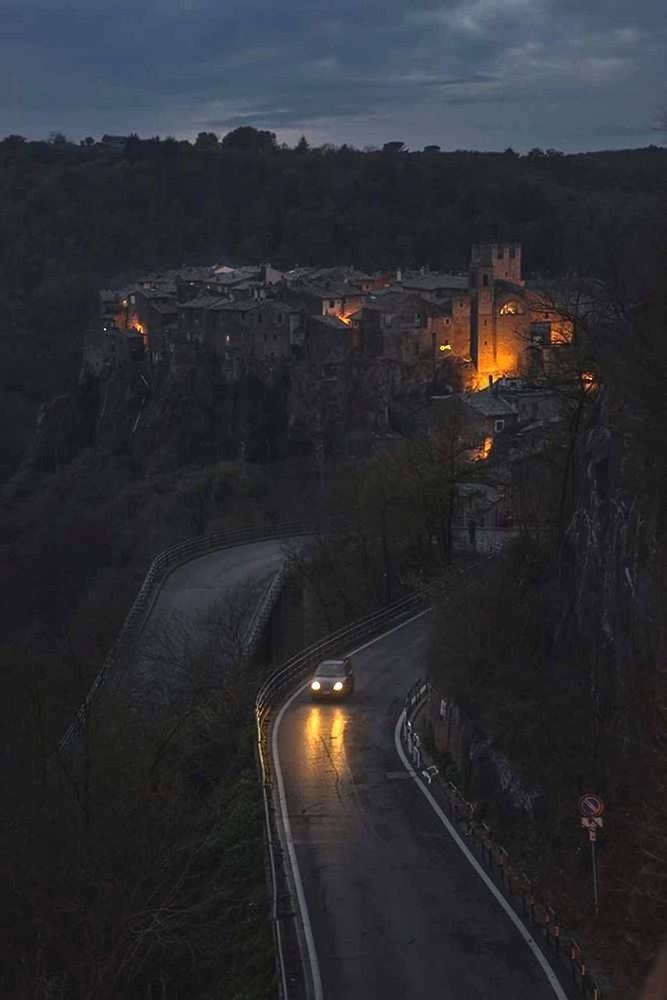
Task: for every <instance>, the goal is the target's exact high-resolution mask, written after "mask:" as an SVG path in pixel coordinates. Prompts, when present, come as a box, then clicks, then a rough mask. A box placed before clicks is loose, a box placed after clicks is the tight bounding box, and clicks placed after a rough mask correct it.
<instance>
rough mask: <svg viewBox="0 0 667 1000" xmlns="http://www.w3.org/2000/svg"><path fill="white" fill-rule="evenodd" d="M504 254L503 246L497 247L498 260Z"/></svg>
mask: <svg viewBox="0 0 667 1000" xmlns="http://www.w3.org/2000/svg"><path fill="white" fill-rule="evenodd" d="M504 256H505V247H498V260H502V259H503V257H504Z"/></svg>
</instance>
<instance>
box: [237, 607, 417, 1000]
mask: <svg viewBox="0 0 667 1000" xmlns="http://www.w3.org/2000/svg"><path fill="white" fill-rule="evenodd" d="M427 607H428V602H427V600H426V595H423V594H421V593H417V594H410V595H409V596H408V597H405V598H403V599H402V600H399V601H395V602H394V603H393V604H389V605H386V606H385V607H384V608H381V609H380V610H379V611H376V612H374V613H373V614H370V615H367V616H366V617H365V618H362V619H360V620H359V621H357V622H354V623H353V624H351V625H346V626H344V627H343V628H340V629H338V630H337V631H335V632H332V633H331V634H330V635H328V636H327V637H326V638H325V639H322V640H321V641H320V642H315V643H313V644H312V645H310V646H307V647H306V648H305V649H303V650H302V651H301V652H300V653H298V654H297V655H296V656H293V657H291V658H290V659H288V660H286V661H285V662H284V663H282V664H281V665H280V666H279V667H278V668H277V669H276V670H274V671H273V672H272V673H271V674H270V675H269V676H268V677H267V679H266V680H265V682H264V683H263V684H262V686H261V687H260V689H259V691H258V692H257V697H256V699H255V724H256V728H257V742H256V748H257V763H258V767H259V772H260V777H261V780H262V789H263V799H264V826H265V846H266V853H267V856H268V859H269V873H268V874H269V878H270V883H271V884H270V887H269V888H270V892H271V898H272V907H271V909H272V924H273V934H274V941H275V951H276V961H277V966H278V969H277V972H278V977H277V978H278V987H279V989H278V992H279V997H280V1000H289V996H290V987H289V984H288V978H289V977H288V970H287V960H286V955H285V950H286V949H285V941H284V932H283V921H284V920H285V918H286V916H287V915H288V914H289V916H288V919H289V920H293V913H294V905H293V901H292V900H291V894H290V891H289V888H288V883H287V878H286V872H285V871H284V869H283V867H282V848H281V846H280V841H279V838H278V836H277V833H276V822H275V813H274V809H273V797H272V781H271V760H270V754H269V753H268V735H269V731H270V722H271V710H272V708H274V707H275V705H276V704H278V703H279V702H280V701H282V700H283V698H284V696H285V694H286V693H287V692H288V691H291V690H293V689H294V688H295V687H296V686H297V685H298V684H299V683H300V682H301V681H303V680H304V678H305V677H307V676H308V674H309V673H310V672H311V671H312V669H313V668H314V667H315V666H316V665H317V664H318V663H319V661H320V660H322V659H324V658H326V657H327V656H331V655H334V654H337V653H343V652H347V651H349V650H350V649H353V648H354V647H355V646H357V645H359V644H360V643H363V641H364V640H365V639H371V638H373V637H374V636H378V635H381V634H382V633H383V632H385V631H387V630H388V629H390V628H392V627H393V626H394V625H400V624H402V623H404V622H407V621H409V619H410V618H412V617H414V616H415V615H417V614H419V613H420V612H421V611H425V610H427ZM288 904H289V905H288Z"/></svg>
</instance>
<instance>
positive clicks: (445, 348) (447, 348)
mask: <svg viewBox="0 0 667 1000" xmlns="http://www.w3.org/2000/svg"><path fill="white" fill-rule="evenodd" d="M451 349H452V345H451V344H440V350H441V351H451Z"/></svg>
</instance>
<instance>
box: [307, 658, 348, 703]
mask: <svg viewBox="0 0 667 1000" xmlns="http://www.w3.org/2000/svg"><path fill="white" fill-rule="evenodd" d="M353 691H354V674H353V673H352V659H351V657H349V656H346V657H343V658H341V659H339V660H322V662H321V663H320V664H319V665H318V667H317V670H316V671H315V673H314V674H313V679H312V681H311V682H310V695H311V698H312V699H313V701H316V700H317V699H318V698H346V697H348V695H351V694H352V692H353Z"/></svg>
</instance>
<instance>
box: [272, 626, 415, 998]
mask: <svg viewBox="0 0 667 1000" xmlns="http://www.w3.org/2000/svg"><path fill="white" fill-rule="evenodd" d="M430 610H431V609H430V608H427V609H426V611H420V612H419V614H416V615H413V617H412V618H408V620H407V621H404V622H401V624H400V625H396V626H394V628H391V629H389V631H388V632H383V633H382V635H378V636H376V637H375V639H370V640H369V641H368V642H365V643H364V644H363V645H362V646H358V647H357V648H356V649H353V650H352V651H351V652H350V653H349V654H348V655H350V656H352V655H354V654H355V653H360V652H361V651H362V650H364V649H368V647H369V646H372V645H373V644H374V643H376V642H380V641H381V640H382V639H386V637H387V636H388V635H392V634H393V633H394V632H397V631H398V630H399V629H401V628H404V627H405V626H406V625H409V624H410V623H411V622H414V621H417V619H418V618H421V617H423V615H425V614H427V613H428V612H429V611H430ZM307 687H308V681H306V683H305V684H302V685H300V686H299V687H298V688H297V689H296V691H294V692H293V693H292V694H291V695H290V696H289V698H288V699H287V701H286V702H285V704H284V705H283V706H282V708H281V709H280V711H279V712H278V715H277V716H276V721H275V722H274V724H273V731H272V733H271V756H272V757H273V767H274V770H275V774H276V785H277V787H278V805H279V807H280V816H281V821H282V827H283V834H284V839H285V845H286V847H287V855H288V857H289V863H290V868H291V869H292V880H293V882H294V891H295V892H296V898H297V903H298V906H299V912H300V914H301V923H302V926H303V935H304V938H305V942H306V951H307V953H308V964H309V966H310V977H311V981H312V988H313V992H312V997H313V1000H323V998H324V994H323V992H322V977H321V975H320V965H319V961H318V958H317V950H316V948H315V939H314V937H313V927H312V924H311V922H310V914H309V913H308V904H307V903H306V894H305V892H304V890H303V882H302V880H301V872H300V871H299V865H298V862H297V859H296V850H295V843H296V842H295V840H294V837H293V836H292V826H291V824H290V820H289V813H288V809H287V795H286V793H285V781H284V779H283V772H282V768H281V766H280V757H279V755H278V733H279V730H280V723H281V722H282V718H283V716H284V714H285V712H286V711H287V709H288V708H289V707H290V705H291V704H292V702H293V701H294V700H295V699H296V698H297V697H298V696H299V695H300V694H301V692H302V691H305V689H306V688H307ZM299 843H300V842H299Z"/></svg>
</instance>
